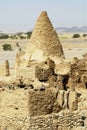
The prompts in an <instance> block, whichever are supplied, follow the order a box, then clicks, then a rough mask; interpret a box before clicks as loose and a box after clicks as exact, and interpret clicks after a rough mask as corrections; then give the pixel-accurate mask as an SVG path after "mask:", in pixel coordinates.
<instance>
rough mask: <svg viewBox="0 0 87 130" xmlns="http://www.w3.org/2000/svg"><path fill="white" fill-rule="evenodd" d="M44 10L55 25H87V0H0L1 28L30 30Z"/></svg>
mask: <svg viewBox="0 0 87 130" xmlns="http://www.w3.org/2000/svg"><path fill="white" fill-rule="evenodd" d="M43 10H46V11H47V12H48V15H49V17H50V19H51V21H52V23H53V26H54V27H63V26H67V27H71V26H84V25H85V26H87V0H0V30H2V31H7V32H14V31H28V30H29V29H31V28H33V27H34V24H35V21H36V19H37V17H38V16H39V15H40V12H41V11H43Z"/></svg>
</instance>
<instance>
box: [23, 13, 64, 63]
mask: <svg viewBox="0 0 87 130" xmlns="http://www.w3.org/2000/svg"><path fill="white" fill-rule="evenodd" d="M48 57H49V58H51V59H53V60H54V61H58V60H60V59H64V53H63V49H62V45H61V43H60V41H59V39H58V36H57V33H56V31H55V30H54V28H53V26H52V24H51V21H50V20H49V18H48V16H47V13H46V11H43V12H42V13H41V15H40V16H39V18H38V19H37V22H36V25H35V27H34V30H33V33H32V36H31V39H30V42H29V44H28V46H27V48H26V53H25V58H26V59H27V60H29V59H30V60H37V61H43V60H45V59H47V58H48Z"/></svg>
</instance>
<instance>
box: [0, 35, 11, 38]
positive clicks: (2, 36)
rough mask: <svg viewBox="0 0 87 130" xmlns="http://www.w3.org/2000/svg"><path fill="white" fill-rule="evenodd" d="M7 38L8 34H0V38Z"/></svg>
mask: <svg viewBox="0 0 87 130" xmlns="http://www.w3.org/2000/svg"><path fill="white" fill-rule="evenodd" d="M8 38H9V35H7V34H1V35H0V39H8Z"/></svg>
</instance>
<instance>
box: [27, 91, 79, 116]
mask: <svg viewBox="0 0 87 130" xmlns="http://www.w3.org/2000/svg"><path fill="white" fill-rule="evenodd" d="M66 108H67V109H69V110H71V111H73V110H77V109H78V96H77V93H76V92H75V91H70V92H68V91H64V90H59V91H57V90H56V89H53V88H51V89H45V90H41V91H40V90H37V91H35V90H30V91H29V116H39V115H46V114H50V113H58V112H59V111H61V110H63V109H66Z"/></svg>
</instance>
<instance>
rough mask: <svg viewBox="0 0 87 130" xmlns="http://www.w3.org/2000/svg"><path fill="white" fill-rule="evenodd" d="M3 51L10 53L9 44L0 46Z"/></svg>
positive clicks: (10, 47)
mask: <svg viewBox="0 0 87 130" xmlns="http://www.w3.org/2000/svg"><path fill="white" fill-rule="evenodd" d="M2 47H3V50H4V51H12V46H11V44H4V45H2Z"/></svg>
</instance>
